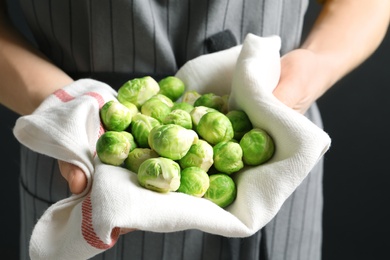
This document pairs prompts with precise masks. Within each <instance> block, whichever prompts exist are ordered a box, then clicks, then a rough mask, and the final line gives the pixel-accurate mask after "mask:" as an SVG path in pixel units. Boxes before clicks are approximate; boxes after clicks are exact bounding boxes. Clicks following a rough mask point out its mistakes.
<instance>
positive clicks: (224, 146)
mask: <svg viewBox="0 0 390 260" xmlns="http://www.w3.org/2000/svg"><path fill="white" fill-rule="evenodd" d="M213 150H214V167H215V169H217V170H218V171H220V172H223V173H226V174H231V173H234V172H237V171H239V170H241V169H242V168H243V167H244V163H243V161H242V149H241V146H240V145H239V144H238V143H237V142H233V141H228V142H220V143H218V144H216V145H215V146H214V148H213Z"/></svg>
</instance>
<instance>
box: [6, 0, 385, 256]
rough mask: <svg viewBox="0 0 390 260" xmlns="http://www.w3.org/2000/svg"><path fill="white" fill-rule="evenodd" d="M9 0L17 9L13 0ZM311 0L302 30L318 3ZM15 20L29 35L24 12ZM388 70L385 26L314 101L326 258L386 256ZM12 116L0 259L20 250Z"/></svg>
mask: <svg viewBox="0 0 390 260" xmlns="http://www.w3.org/2000/svg"><path fill="white" fill-rule="evenodd" d="M9 2H10V8H11V11H12V12H13V13H15V12H16V11H17V7H18V6H17V5H16V4H17V1H9ZM310 2H311V3H310V7H309V11H308V13H307V20H306V25H305V33H306V32H307V30H308V29H309V28H310V25H311V23H312V22H313V20H314V18H315V16H316V14H317V13H318V11H319V8H320V6H319V5H318V4H317V3H316V1H310ZM346 19H348V14H346ZM15 22H16V25H17V26H18V27H19V28H21V30H23V31H25V32H27V36H28V37H29V34H28V31H27V28H26V27H25V24H24V23H23V20H22V19H20V18H17V19H16V21H15ZM356 44H360V43H359V42H357V43H356ZM0 75H1V72H0ZM389 76H390V34H389V33H388V35H387V36H386V39H385V40H384V42H383V43H382V45H381V46H380V48H379V49H378V50H377V51H376V52H375V53H374V55H373V56H372V57H371V58H369V59H368V60H367V61H366V62H365V63H364V64H363V65H361V66H360V67H358V68H357V69H356V70H355V71H353V72H352V73H350V74H349V75H348V76H347V77H345V78H344V79H343V80H342V81H340V82H339V83H337V84H336V85H335V86H334V87H333V88H332V89H331V90H330V91H328V92H327V93H326V94H325V95H324V96H323V97H322V98H321V99H320V100H319V101H318V104H319V106H320V109H321V111H322V116H323V120H324V126H325V131H327V132H328V133H329V135H330V136H331V138H332V146H331V149H330V150H329V152H328V153H327V154H326V155H325V177H324V187H325V191H324V193H325V206H324V245H323V259H324V260H349V259H353V260H363V259H364V260H366V259H370V260H371V259H375V260H376V259H390V253H389V246H390V238H389V234H390V225H389V223H388V221H390V213H389V211H388V210H387V209H388V207H389V205H390V193H389V188H388V186H389V184H390V176H389V175H390V169H389V166H388V165H389V164H388V163H389V162H390V152H389V147H390V133H389V130H390V123H389V122H390V108H389V106H390V78H389ZM0 78H1V77H0ZM16 118H17V115H16V114H14V113H13V112H11V111H9V110H7V109H6V108H4V107H2V106H1V105H0V122H1V127H0V136H1V137H0V144H1V146H0V152H1V155H0V167H1V170H0V172H1V178H2V181H1V183H2V188H0V196H1V198H2V200H1V206H0V207H1V209H2V211H1V215H0V220H1V221H0V224H1V225H2V227H1V234H0V258H1V259H17V257H18V251H19V250H18V232H19V208H18V200H19V193H18V181H19V176H18V167H19V166H18V164H19V154H18V152H19V150H18V143H17V141H16V140H15V138H14V137H13V135H12V128H13V125H14V123H15V120H16Z"/></svg>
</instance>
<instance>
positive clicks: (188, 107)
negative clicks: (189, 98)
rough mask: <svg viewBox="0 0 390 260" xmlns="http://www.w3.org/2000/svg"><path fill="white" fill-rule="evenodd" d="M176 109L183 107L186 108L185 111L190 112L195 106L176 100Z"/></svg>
mask: <svg viewBox="0 0 390 260" xmlns="http://www.w3.org/2000/svg"><path fill="white" fill-rule="evenodd" d="M175 109H181V110H184V111H186V112H188V113H190V112H191V111H192V109H194V106H193V105H190V104H188V103H186V102H175V103H174V104H173V107H172V110H175Z"/></svg>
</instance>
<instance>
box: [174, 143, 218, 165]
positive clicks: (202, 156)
mask: <svg viewBox="0 0 390 260" xmlns="http://www.w3.org/2000/svg"><path fill="white" fill-rule="evenodd" d="M213 163H214V159H213V147H212V146H211V145H210V144H209V143H208V142H206V141H204V140H202V139H199V140H198V142H197V143H196V144H193V145H192V146H191V148H190V150H189V151H188V152H187V153H186V155H184V157H183V158H181V159H180V161H179V164H180V166H181V168H183V169H184V168H188V167H199V168H201V169H202V170H204V171H205V172H207V171H208V170H209V169H210V167H211V166H212V165H213Z"/></svg>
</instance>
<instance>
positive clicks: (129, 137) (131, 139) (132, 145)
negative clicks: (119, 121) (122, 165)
mask: <svg viewBox="0 0 390 260" xmlns="http://www.w3.org/2000/svg"><path fill="white" fill-rule="evenodd" d="M120 133H121V134H123V135H124V136H125V137H126V138H127V140H128V141H129V143H130V152H131V151H133V150H134V149H135V148H137V147H138V145H137V143H136V142H135V140H134V136H133V135H132V134H131V133H129V132H127V131H121V132H120Z"/></svg>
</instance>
